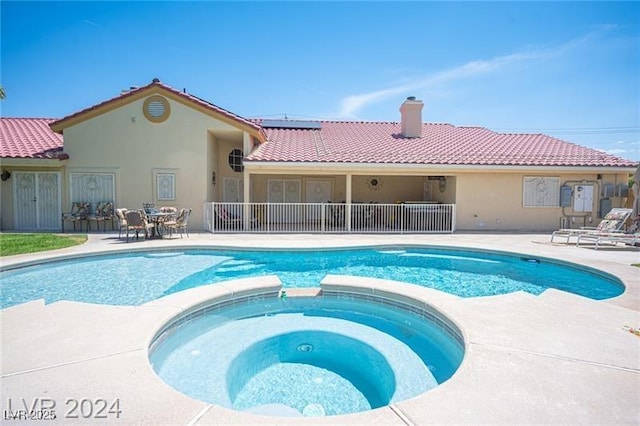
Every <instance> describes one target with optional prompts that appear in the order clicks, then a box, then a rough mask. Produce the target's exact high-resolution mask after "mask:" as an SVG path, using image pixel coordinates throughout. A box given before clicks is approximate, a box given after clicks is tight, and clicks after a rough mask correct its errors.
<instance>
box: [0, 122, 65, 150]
mask: <svg viewBox="0 0 640 426" xmlns="http://www.w3.org/2000/svg"><path fill="white" fill-rule="evenodd" d="M53 121H55V120H54V119H51V118H4V117H3V118H0V158H57V157H58V155H59V154H61V153H62V135H59V134H57V133H54V132H53V131H52V130H51V129H50V128H49V124H50V123H52V122H53Z"/></svg>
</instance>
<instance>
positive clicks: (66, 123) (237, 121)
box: [49, 82, 266, 141]
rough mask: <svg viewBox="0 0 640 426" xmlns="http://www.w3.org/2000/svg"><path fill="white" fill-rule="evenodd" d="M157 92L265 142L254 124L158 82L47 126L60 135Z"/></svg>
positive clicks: (260, 129) (259, 129)
mask: <svg viewBox="0 0 640 426" xmlns="http://www.w3.org/2000/svg"><path fill="white" fill-rule="evenodd" d="M158 92H161V93H162V94H163V95H164V96H166V97H167V98H170V99H171V100H173V101H175V102H178V103H180V104H183V105H186V106H188V107H190V108H193V109H195V110H197V111H200V112H202V113H204V114H206V115H209V116H211V117H214V118H216V119H218V120H220V121H222V122H225V123H227V124H230V125H232V126H235V127H238V128H240V129H241V130H244V131H247V132H248V133H250V134H252V135H254V136H257V137H258V139H261V140H262V141H264V140H266V135H265V133H264V130H263V129H262V128H261V127H260V126H259V125H257V124H255V123H251V122H250V121H244V120H242V119H241V118H235V117H233V116H231V114H230V115H226V114H224V113H223V112H221V111H217V110H216V109H215V108H214V107H213V106H210V107H208V106H206V105H204V102H198V101H196V100H194V99H192V98H191V96H190V95H188V94H186V93H185V94H183V93H182V92H179V91H177V90H174V89H171V88H169V87H167V86H165V85H163V84H162V83H158V82H152V83H150V84H148V85H147V86H143V87H141V88H139V89H135V90H132V91H130V92H128V93H125V94H122V95H120V96H117V97H115V98H113V99H109V100H107V101H104V102H102V103H100V104H97V105H94V106H92V107H89V108H87V109H84V110H82V111H79V112H77V113H75V114H72V115H69V116H67V117H64V118H62V119H60V120H57V121H54V122H52V123H50V124H49V127H50V128H51V130H53V131H54V132H56V133H61V134H62V133H63V132H64V129H66V128H68V127H71V126H74V125H76V124H78V123H81V122H83V121H86V120H89V119H91V118H94V117H97V116H99V115H102V114H105V113H107V112H109V111H112V110H114V109H117V108H120V107H122V106H124V105H126V104H129V103H131V102H134V101H137V100H140V99H142V98H145V97H147V96H148V95H149V94H151V93H158Z"/></svg>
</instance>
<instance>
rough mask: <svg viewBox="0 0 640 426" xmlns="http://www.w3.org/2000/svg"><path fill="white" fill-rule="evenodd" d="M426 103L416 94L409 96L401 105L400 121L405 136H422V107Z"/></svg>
mask: <svg viewBox="0 0 640 426" xmlns="http://www.w3.org/2000/svg"><path fill="white" fill-rule="evenodd" d="M423 107H424V103H423V102H422V101H420V100H417V99H416V97H415V96H409V97H408V98H407V100H406V101H404V102H403V103H402V105H400V122H401V125H402V127H401V128H402V136H404V137H405V138H419V137H420V136H422V108H423Z"/></svg>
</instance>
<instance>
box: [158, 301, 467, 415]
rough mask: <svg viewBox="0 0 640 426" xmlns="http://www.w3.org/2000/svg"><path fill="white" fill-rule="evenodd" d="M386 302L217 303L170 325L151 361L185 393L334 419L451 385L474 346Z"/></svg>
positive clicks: (257, 409)
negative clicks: (468, 348) (219, 305)
mask: <svg viewBox="0 0 640 426" xmlns="http://www.w3.org/2000/svg"><path fill="white" fill-rule="evenodd" d="M383 300H384V299H383V298H380V299H378V300H376V301H372V300H362V299H358V298H347V299H345V298H343V297H340V298H336V297H326V296H325V297H289V298H279V299H278V298H273V297H271V298H262V299H258V300H256V299H254V298H251V299H248V300H244V301H242V302H238V301H234V304H233V305H232V307H228V306H227V307H223V308H217V307H216V306H215V305H214V306H213V307H212V306H207V307H205V308H200V309H199V310H198V311H196V312H191V313H189V314H187V315H186V318H182V317H179V318H177V319H175V320H174V321H172V322H171V323H170V324H169V325H167V326H166V327H165V328H163V329H162V331H161V332H159V334H158V336H157V337H156V338H155V339H154V341H153V342H152V344H151V347H150V350H149V360H150V362H151V364H152V366H153V369H154V371H156V373H157V374H158V375H159V376H160V377H161V378H162V379H163V380H164V381H165V382H166V383H167V384H169V385H170V386H172V387H173V388H175V389H177V390H178V391H180V392H182V393H184V394H186V395H189V396H191V397H194V398H196V399H199V400H201V401H205V402H208V403H211V404H216V405H220V406H223V407H227V408H231V409H235V410H239V411H247V412H251V413H258V414H268V415H276V416H325V415H327V416H330V415H340V414H348V413H356V412H361V411H367V410H370V409H374V408H379V407H383V406H387V405H389V404H393V403H396V402H400V401H403V400H406V399H409V398H412V397H415V396H417V395H420V394H422V393H424V392H427V391H429V390H431V389H433V388H435V387H436V386H438V385H439V384H441V383H443V382H444V381H446V380H448V379H449V378H450V377H451V376H452V375H453V374H454V373H455V371H456V370H457V368H458V366H459V365H460V363H461V362H462V358H463V355H464V345H463V341H462V337H461V336H460V334H459V331H458V330H457V329H456V328H455V326H453V325H452V324H451V325H444V324H445V322H446V323H449V321H448V320H446V319H444V317H443V316H442V315H441V314H440V313H438V312H435V311H433V312H429V313H427V312H425V311H421V310H416V309H415V308H413V310H412V311H405V310H404V309H401V308H398V304H397V303H396V304H395V305H394V306H393V307H392V306H387V305H385V303H384V302H383ZM418 311H420V312H418ZM429 318H432V319H433V320H430V319H429ZM449 324H450V323H449ZM445 330H446V331H445ZM230 336H233V337H230Z"/></svg>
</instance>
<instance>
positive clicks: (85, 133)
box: [63, 99, 242, 229]
mask: <svg viewBox="0 0 640 426" xmlns="http://www.w3.org/2000/svg"><path fill="white" fill-rule="evenodd" d="M143 102H144V99H140V100H137V101H134V102H132V103H130V104H127V105H125V106H122V107H120V108H117V109H115V110H112V111H109V112H107V113H105V114H102V115H99V116H97V117H94V118H91V119H89V120H86V121H83V122H81V123H78V124H76V125H74V126H71V127H69V128H67V129H65V130H64V139H65V152H66V153H68V154H69V160H68V164H67V169H66V174H65V177H64V178H63V188H64V193H63V209H64V208H68V206H70V203H71V200H69V196H68V188H69V174H70V173H75V172H94V173H95V172H101V173H114V174H115V176H116V179H115V182H116V187H115V192H116V194H115V204H116V207H125V208H132V209H133V208H141V207H142V203H143V202H154V203H155V204H156V205H157V206H160V205H167V206H175V207H178V208H182V207H187V208H192V209H193V213H192V216H191V219H190V224H189V225H190V226H189V227H190V228H192V229H201V228H202V211H203V208H202V206H203V202H204V201H206V200H210V199H211V196H212V194H213V192H212V188H211V187H212V186H213V185H212V183H211V172H212V171H213V170H214V165H215V164H216V162H217V163H218V165H219V163H220V162H221V161H222V159H221V158H220V155H219V154H218V152H219V151H218V150H217V148H216V147H217V145H219V144H222V145H225V146H227V145H228V143H227V142H225V141H224V139H222V138H219V137H214V136H213V135H212V132H216V131H220V132H222V133H225V132H226V133H228V134H229V135H230V137H231V136H233V135H234V133H237V134H238V135H239V136H238V138H239V140H240V141H241V140H242V137H241V135H242V132H241V131H240V130H238V129H235V128H234V127H232V126H231V125H229V124H227V123H225V122H222V121H218V120H216V119H215V118H212V117H210V116H207V115H205V114H202V113H200V112H198V111H195V110H194V109H191V108H188V107H186V106H184V105H182V104H180V103H177V102H175V101H172V100H169V103H170V106H171V115H170V116H169V118H168V119H167V120H166V121H164V122H161V123H152V122H150V121H149V120H147V119H146V118H145V116H144V115H143V112H142V107H143ZM239 146H240V147H241V144H240V145H239ZM157 173H174V174H175V176H176V188H175V189H176V191H175V200H167V201H165V200H162V201H160V200H158V199H157V192H156V179H155V177H156V174H157Z"/></svg>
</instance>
